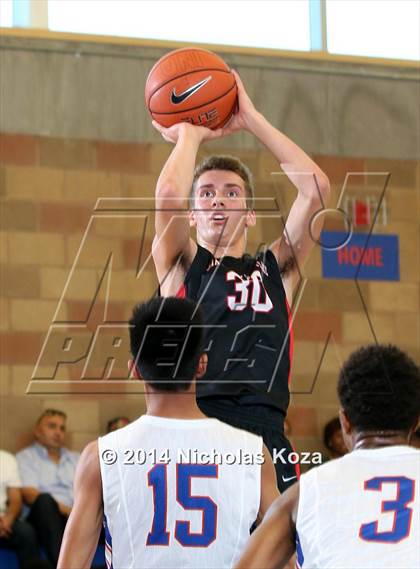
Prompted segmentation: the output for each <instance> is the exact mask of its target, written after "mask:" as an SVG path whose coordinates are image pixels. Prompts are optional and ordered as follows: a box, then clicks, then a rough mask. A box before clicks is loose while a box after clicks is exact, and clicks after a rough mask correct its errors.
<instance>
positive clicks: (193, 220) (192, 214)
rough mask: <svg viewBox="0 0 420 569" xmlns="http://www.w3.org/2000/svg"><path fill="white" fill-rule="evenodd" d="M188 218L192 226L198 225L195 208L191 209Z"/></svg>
mask: <svg viewBox="0 0 420 569" xmlns="http://www.w3.org/2000/svg"><path fill="white" fill-rule="evenodd" d="M188 219H189V222H190V227H195V226H196V225H197V219H196V216H195V211H194V210H192V209H190V211H189V213H188Z"/></svg>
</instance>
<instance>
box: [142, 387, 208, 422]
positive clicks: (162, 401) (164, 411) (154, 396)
mask: <svg viewBox="0 0 420 569" xmlns="http://www.w3.org/2000/svg"><path fill="white" fill-rule="evenodd" d="M146 406H147V413H146V414H147V415H153V416H154V417H165V418H167V419H205V418H206V415H204V413H202V412H201V411H200V409H199V407H198V405H197V402H196V398H195V392H194V393H190V392H188V393H172V394H168V393H148V394H146Z"/></svg>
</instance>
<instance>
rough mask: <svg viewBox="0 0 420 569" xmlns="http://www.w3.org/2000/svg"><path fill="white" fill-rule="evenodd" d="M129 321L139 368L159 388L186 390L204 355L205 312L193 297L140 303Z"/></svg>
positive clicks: (134, 355) (134, 357)
mask: <svg viewBox="0 0 420 569" xmlns="http://www.w3.org/2000/svg"><path fill="white" fill-rule="evenodd" d="M129 324H130V345H131V353H132V356H133V360H134V362H135V365H136V369H137V371H138V372H139V374H140V375H141V377H142V378H143V379H144V380H145V381H146V383H147V384H148V385H150V386H151V387H152V388H153V389H155V390H156V391H168V392H175V391H186V390H187V389H189V387H190V385H191V382H192V380H193V379H194V377H195V374H196V372H197V367H198V363H199V360H200V356H201V354H202V344H203V331H202V324H203V319H202V314H201V310H200V309H199V308H197V306H196V304H195V303H194V302H192V301H191V300H187V299H179V298H175V297H168V298H162V297H158V298H153V299H151V300H149V301H147V302H144V303H142V304H139V305H137V306H136V307H135V308H134V310H133V315H132V317H131V319H130V321H129Z"/></svg>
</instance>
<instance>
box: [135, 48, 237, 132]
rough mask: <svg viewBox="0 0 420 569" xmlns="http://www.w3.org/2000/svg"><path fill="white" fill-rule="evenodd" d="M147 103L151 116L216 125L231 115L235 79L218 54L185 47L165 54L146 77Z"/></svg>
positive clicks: (166, 120)
mask: <svg viewBox="0 0 420 569" xmlns="http://www.w3.org/2000/svg"><path fill="white" fill-rule="evenodd" d="M145 95H146V105H147V108H148V109H149V112H150V114H151V115H152V117H153V119H154V120H155V121H156V122H158V123H159V124H161V125H162V126H165V127H169V126H172V125H173V124H175V123H178V122H182V121H184V122H189V123H191V124H195V125H200V126H206V127H208V128H212V129H216V128H219V127H221V126H223V125H224V124H226V122H227V121H228V120H229V118H230V117H231V115H232V113H233V111H234V109H235V105H236V97H237V88H236V81H235V78H234V76H233V74H232V73H231V72H230V69H229V67H228V66H227V65H226V63H225V62H224V61H223V59H222V58H221V57H219V56H218V55H216V54H215V53H212V52H211V51H207V50H206V49H198V48H184V49H177V50H175V51H171V52H170V53H168V54H166V55H164V56H163V57H162V58H161V59H159V61H158V62H157V63H156V64H155V65H154V66H153V68H152V70H151V71H150V73H149V76H148V78H147V81H146V89H145Z"/></svg>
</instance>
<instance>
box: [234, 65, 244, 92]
mask: <svg viewBox="0 0 420 569" xmlns="http://www.w3.org/2000/svg"><path fill="white" fill-rule="evenodd" d="M232 73H233V76H234V77H235V81H236V83H237V85H238V87H239V89H245V87H244V84H243V83H242V79H241V78H240V76H239V73H238V72H237V71H236V70H235V69H232Z"/></svg>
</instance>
